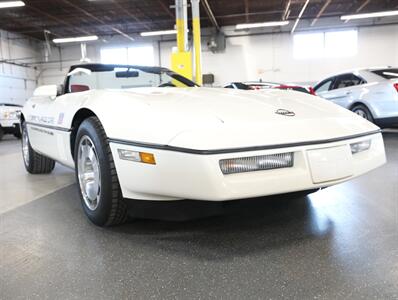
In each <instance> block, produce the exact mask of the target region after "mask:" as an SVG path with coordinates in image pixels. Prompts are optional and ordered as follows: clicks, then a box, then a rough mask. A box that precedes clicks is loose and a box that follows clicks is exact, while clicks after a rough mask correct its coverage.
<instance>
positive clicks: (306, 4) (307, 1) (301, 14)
mask: <svg viewBox="0 0 398 300" xmlns="http://www.w3.org/2000/svg"><path fill="white" fill-rule="evenodd" d="M309 2H310V0H306V1H305V3H304V5H303V8H302V9H301V11H300V14H299V15H298V17H297V19H296V22H294V25H293V28H292V31H291V32H290V33H293V32H294V31H295V30H296V28H297V25H298V23H299V22H300V19H301V17H302V16H303V14H304V12H305V9H306V8H307V6H308V3H309Z"/></svg>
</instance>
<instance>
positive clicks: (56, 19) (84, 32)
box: [26, 4, 92, 35]
mask: <svg viewBox="0 0 398 300" xmlns="http://www.w3.org/2000/svg"><path fill="white" fill-rule="evenodd" d="M26 6H27V7H28V8H29V9H31V10H33V11H35V12H36V13H38V14H40V15H42V16H45V17H46V18H48V19H51V20H53V21H55V22H57V23H58V24H62V25H64V26H67V27H69V28H73V29H74V30H76V31H77V32H80V33H82V34H85V35H92V33H90V32H88V31H86V30H84V29H81V28H79V27H76V26H73V24H71V23H69V22H66V21H64V20H61V19H59V18H57V17H54V16H53V15H51V14H49V13H46V12H45V11H42V10H41V9H39V8H36V7H34V6H32V5H30V4H26ZM44 29H46V28H42V29H41V31H42V30H44Z"/></svg>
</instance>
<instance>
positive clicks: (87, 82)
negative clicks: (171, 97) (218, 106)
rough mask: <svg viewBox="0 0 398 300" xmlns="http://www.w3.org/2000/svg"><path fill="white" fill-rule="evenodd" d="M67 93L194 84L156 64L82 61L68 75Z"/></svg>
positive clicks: (190, 85) (189, 85) (192, 85)
mask: <svg viewBox="0 0 398 300" xmlns="http://www.w3.org/2000/svg"><path fill="white" fill-rule="evenodd" d="M68 83H69V84H68V86H67V90H66V92H67V93H75V92H83V91H87V90H93V89H131V88H140V87H194V86H197V85H196V84H195V83H194V82H192V81H191V80H188V79H186V78H185V77H183V76H181V75H179V74H177V73H175V72H173V71H170V70H168V69H165V68H159V67H139V66H117V65H82V66H76V67H73V68H72V71H71V72H70V73H69V75H68Z"/></svg>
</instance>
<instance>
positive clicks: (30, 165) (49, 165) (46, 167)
mask: <svg viewBox="0 0 398 300" xmlns="http://www.w3.org/2000/svg"><path fill="white" fill-rule="evenodd" d="M22 132H23V134H22V135H24V139H22V158H23V161H24V165H25V169H26V171H28V172H29V173H30V174H49V173H51V172H52V171H53V170H54V167H55V161H54V160H52V159H51V158H48V157H46V156H44V155H41V154H39V153H37V152H36V151H35V150H33V148H32V146H31V145H30V141H29V136H28V132H27V129H26V123H23V124H22ZM25 135H26V136H25ZM25 147H26V148H25ZM25 149H26V154H25Z"/></svg>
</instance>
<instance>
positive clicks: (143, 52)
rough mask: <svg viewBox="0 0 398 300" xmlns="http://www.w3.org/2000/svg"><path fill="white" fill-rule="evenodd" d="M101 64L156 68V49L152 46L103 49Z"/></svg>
mask: <svg viewBox="0 0 398 300" xmlns="http://www.w3.org/2000/svg"><path fill="white" fill-rule="evenodd" d="M101 62H102V63H104V64H130V65H141V66H154V65H155V56H154V49H153V47H152V46H139V47H123V48H103V49H101Z"/></svg>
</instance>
